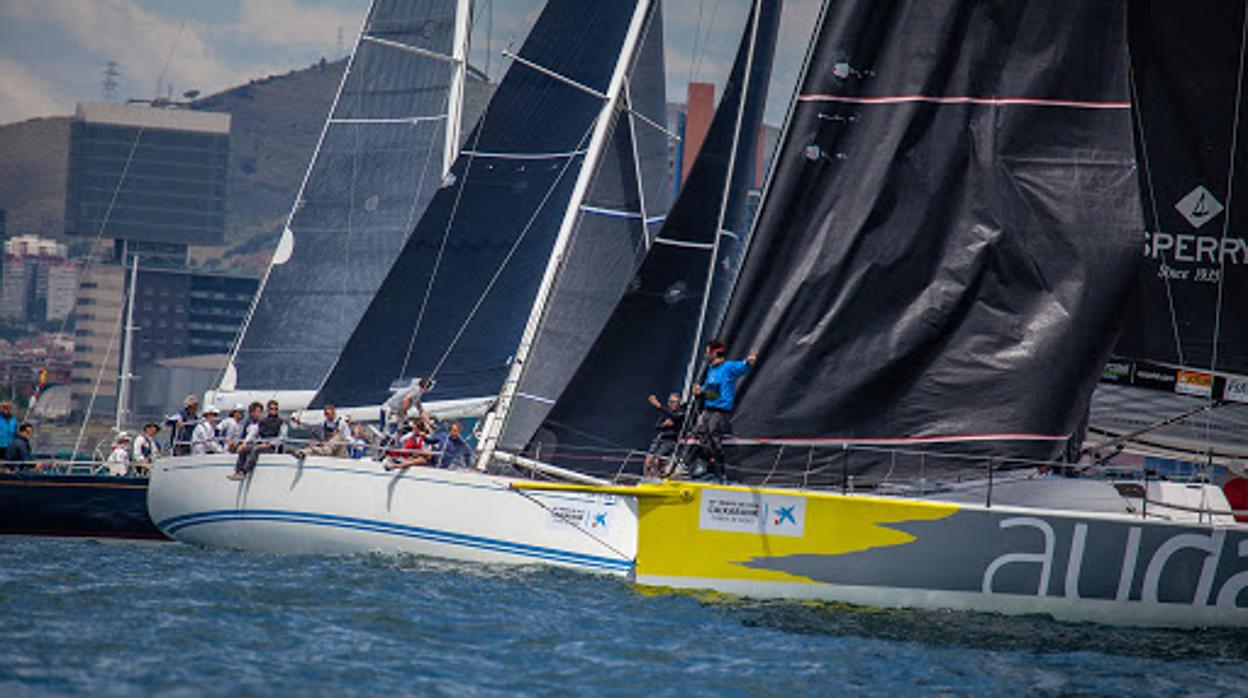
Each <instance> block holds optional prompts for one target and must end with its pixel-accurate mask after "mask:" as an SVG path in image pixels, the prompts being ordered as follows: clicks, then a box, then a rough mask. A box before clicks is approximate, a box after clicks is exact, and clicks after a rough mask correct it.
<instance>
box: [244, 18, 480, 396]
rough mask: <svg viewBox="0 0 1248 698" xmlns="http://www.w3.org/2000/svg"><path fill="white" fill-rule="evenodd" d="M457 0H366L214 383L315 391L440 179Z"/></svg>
mask: <svg viewBox="0 0 1248 698" xmlns="http://www.w3.org/2000/svg"><path fill="white" fill-rule="evenodd" d="M466 9H467V8H466V0H460V2H456V0H374V2H373V4H372V6H371V7H370V9H369V12H368V17H367V19H366V21H365V23H364V27H363V30H362V32H361V34H360V37H359V39H358V41H357V43H356V46H355V49H354V51H353V52H352V55H351V58H350V59H349V61H348V63H347V68H346V71H345V73H344V75H343V78H342V83H341V85H340V87H339V92H338V95H337V97H336V99H335V102H334V105H333V108H332V110H331V112H330V116H329V120H328V122H327V123H326V125H325V129H324V131H323V133H322V135H321V140H320V143H319V145H318V147H317V150H316V152H315V154H314V156H313V159H312V163H311V165H310V167H309V170H308V173H307V176H306V179H305V180H304V183H303V186H302V188H301V190H300V192H299V195H298V198H297V200H296V202H295V205H294V209H293V210H292V212H291V214H290V220H289V222H288V225H287V227H286V230H285V232H284V233H283V234H282V237H281V241H280V242H279V244H278V247H277V251H276V252H275V253H274V255H273V259H272V262H271V264H270V266H269V270H268V273H267V274H266V276H265V279H264V283H263V285H262V289H261V292H260V294H259V296H258V298H257V301H256V304H255V306H254V307H253V309H252V312H251V315H250V317H249V319H248V322H247V324H246V326H245V332H244V334H243V335H242V338H241V340H240V342H239V344H238V346H237V347H236V348H235V352H234V355H233V356H232V357H231V359H232V360H231V364H230V368H229V369H228V370H227V373H226V376H225V379H224V381H223V382H222V385H221V389H222V390H223V391H226V392H233V391H315V390H316V389H317V388H318V387H319V386H320V384H321V382H322V381H323V380H324V379H325V376H326V375H327V374H328V373H329V370H330V368H331V367H332V366H333V364H334V361H335V359H337V357H338V355H339V352H340V351H341V350H342V348H343V346H344V345H345V343H346V341H347V338H348V337H350V335H351V331H352V330H353V328H355V326H356V324H357V322H359V320H360V318H361V316H362V314H363V313H364V310H365V308H367V307H368V304H369V302H370V300H371V299H372V298H373V295H374V294H375V293H376V291H377V289H378V286H379V285H380V284H381V281H382V279H383V278H385V275H386V272H387V271H389V269H390V267H391V265H392V264H393V262H394V260H395V257H396V256H397V255H398V254H399V251H400V250H401V249H402V247H403V243H404V241H405V240H406V239H407V237H408V234H409V233H410V232H411V230H412V228H413V227H414V225H415V223H416V221H417V220H419V219H420V216H421V214H422V213H423V212H424V210H425V207H426V206H427V204H428V203H429V201H430V200H431V198H432V197H433V195H434V193H435V192H436V191H438V188H439V186H441V185H442V184H443V176H444V174H445V168H446V160H447V155H448V152H451V153H452V155H453V152H452V151H453V150H454V147H455V136H456V134H457V133H458V119H459V108H458V104H459V95H460V93H461V92H462V83H457V82H456V80H457V79H459V80H462V74H463V68H462V65H463V64H462V62H458V60H457V59H462V57H463V55H464V50H465V49H466V46H465V45H464V42H466V22H467V16H466ZM457 12H458V13H460V14H459V15H458V25H459V26H458V27H457ZM457 39H458V40H459V42H460V46H458V47H457V46H456V42H457ZM452 92H455V95H454V98H452ZM448 115H449V116H450V117H451V119H450V122H449V123H451V125H452V129H451V131H450V132H449V133H448V130H447V127H448ZM308 394H309V395H310V392H309V393H308Z"/></svg>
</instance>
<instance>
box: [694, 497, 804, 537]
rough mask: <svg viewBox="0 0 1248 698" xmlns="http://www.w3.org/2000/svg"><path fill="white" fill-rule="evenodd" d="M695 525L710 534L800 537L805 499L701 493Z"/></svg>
mask: <svg viewBox="0 0 1248 698" xmlns="http://www.w3.org/2000/svg"><path fill="white" fill-rule="evenodd" d="M698 524H699V526H700V527H701V528H703V529H706V530H712V531H735V532H738V533H765V534H769V535H776V536H798V537H800V536H802V535H803V534H804V533H805V532H806V500H805V499H804V498H802V497H792V496H788V495H782V494H764V493H762V492H754V491H748V490H704V491H703V492H702V509H701V512H700V515H699V517H698Z"/></svg>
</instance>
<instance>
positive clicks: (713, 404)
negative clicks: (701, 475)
mask: <svg viewBox="0 0 1248 698" xmlns="http://www.w3.org/2000/svg"><path fill="white" fill-rule="evenodd" d="M727 353H728V348H727V346H725V345H724V343H723V342H722V341H720V340H718V339H712V340H711V341H709V342H707V343H706V360H707V361H708V362H709V363H710V367H709V368H707V369H706V380H704V381H702V383H701V384H700V385H694V386H693V394H694V395H696V396H699V397H700V398H701V399H702V415H701V416H700V417H698V423H697V426H695V427H694V429H693V435H694V438H696V439H697V440H698V443H699V445H700V446H701V450H702V452H703V456H704V457H705V458H706V460H707V463H708V464H709V466H710V474H711V475H712V476H713V477H716V478H718V479H719V480H721V481H725V480H727V479H728V470H727V468H726V467H725V465H724V446H723V438H724V435H726V434H728V433H729V432H731V431H732V423H731V419H732V408H733V405H734V402H735V400H736V397H737V381H738V380H740V379H741V378H742V377H743V376H745V375H746V374H747V373H749V372H750V368H752V367H753V366H754V362H755V361H757V360H758V353H757V352H750V355H749V356H748V357H746V359H745V361H728V360H727V359H725V357H724V355H725V354H727Z"/></svg>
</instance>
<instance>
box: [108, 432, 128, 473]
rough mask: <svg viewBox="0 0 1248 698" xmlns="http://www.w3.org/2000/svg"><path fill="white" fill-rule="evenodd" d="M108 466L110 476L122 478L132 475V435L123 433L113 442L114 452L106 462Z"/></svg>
mask: <svg viewBox="0 0 1248 698" xmlns="http://www.w3.org/2000/svg"><path fill="white" fill-rule="evenodd" d="M104 464H105V465H106V466H108V474H109V475H114V476H116V477H122V476H124V475H127V474H129V473H130V435H129V434H127V433H126V432H124V431H123V432H121V433H120V434H118V435H117V440H116V441H114V442H113V450H112V451H111V452H110V453H109V454H108V458H107V459H106V460H105V461H104Z"/></svg>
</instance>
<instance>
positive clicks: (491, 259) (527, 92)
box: [317, 0, 650, 405]
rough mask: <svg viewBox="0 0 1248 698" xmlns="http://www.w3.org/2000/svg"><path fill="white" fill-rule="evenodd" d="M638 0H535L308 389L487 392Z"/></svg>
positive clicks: (521, 320)
mask: <svg viewBox="0 0 1248 698" xmlns="http://www.w3.org/2000/svg"><path fill="white" fill-rule="evenodd" d="M648 5H649V3H647V2H645V1H644V0H642V1H641V2H630V1H628V0H613V1H611V2H593V3H587V2H582V1H581V0H551V1H550V2H548V3H547V5H546V7H545V9H544V10H543V11H542V13H541V15H540V16H539V17H538V19H537V21H536V23H535V25H534V26H533V28H532V30H531V31H530V32H529V36H528V38H527V39H526V41H525V43H524V45H523V47H522V48H521V49H520V50H519V51H518V52H517V53H516V54H515V56H514V62H513V64H512V66H511V67H510V68H509V69H508V71H507V74H506V76H505V77H504V78H503V80H502V82H501V84H500V85H499V87H498V90H497V91H496V92H495V94H494V97H493V99H492V100H491V102H490V105H489V107H488V108H487V110H486V112H485V114H484V115H483V116H482V119H481V121H480V123H478V125H477V127H476V129H475V130H474V131H473V132H472V133H471V134H469V136H468V138H467V139H466V145H465V150H464V152H463V153H462V154H461V156H460V158H459V160H458V161H457V162H456V163H455V166H454V167H453V168H452V173H451V179H452V180H453V184H452V185H451V186H448V187H446V188H444V189H442V190H440V191H439V192H438V193H437V195H435V197H434V199H433V201H432V202H431V203H430V205H429V207H428V210H427V211H426V213H425V215H424V217H423V218H421V220H420V223H419V224H418V225H417V227H416V230H415V232H413V234H412V236H411V238H410V239H409V240H408V242H407V245H406V246H405V247H404V249H403V252H402V253H401V254H400V255H399V258H398V260H397V261H396V262H395V265H394V268H393V269H392V270H391V272H390V273H389V275H387V277H386V279H385V281H384V283H382V285H381V288H380V289H379V291H378V293H377V295H376V297H375V298H374V299H373V302H372V304H371V305H370V306H369V308H368V310H367V312H366V313H365V314H364V317H363V319H362V320H361V321H360V323H359V325H358V326H357V327H356V329H355V332H354V334H353V335H352V336H351V339H350V340H349V341H348V342H347V346H346V348H345V349H344V350H343V352H342V357H341V358H340V360H339V361H338V363H337V365H336V366H335V367H334V369H333V371H332V372H331V373H330V376H329V378H328V379H327V380H326V382H325V384H324V385H323V386H322V388H321V391H320V393H319V395H318V398H317V402H326V401H327V402H334V403H336V404H340V405H364V404H378V403H380V402H381V401H383V400H385V399H386V398H387V397H388V395H389V392H390V391H389V389H390V386H391V385H392V384H394V383H395V382H396V381H398V382H407V381H410V380H411V379H412V378H414V377H416V376H429V375H432V376H434V377H435V379H436V381H437V382H436V385H435V387H434V388H433V392H431V393H430V396H429V397H430V399H431V400H436V401H441V400H455V399H463V398H478V397H482V396H490V395H496V394H497V393H498V392H499V389H500V386H501V385H502V383H503V379H504V377H505V376H506V375H507V373H508V371H509V367H510V363H511V360H512V357H513V355H514V354H515V353H516V347H517V343H518V342H519V339H520V337H521V334H522V331H523V329H524V327H525V325H526V319H527V318H526V313H528V311H529V308H530V307H531V306H532V304H533V299H534V296H535V294H536V293H537V291H538V287H539V284H540V282H541V280H542V278H543V275H544V270H545V269H546V266H547V260H548V258H549V257H550V255H551V250H552V247H553V246H554V244H555V241H556V238H557V237H558V233H559V230H560V227H561V224H562V221H563V220H564V218H565V214H566V212H567V209H568V208H569V206H573V205H576V204H577V203H579V202H576V201H574V196H573V195H574V188H575V185H576V183H577V182H578V180H579V179H580V175H581V168H582V165H583V164H584V162H585V161H586V157H587V155H588V154H589V150H590V146H591V141H592V136H593V134H594V133H595V128H596V125H597V124H598V122H599V120H600V119H601V118H603V113H602V112H603V108H604V100H606V99H607V97H608V95H609V93H610V92H611V90H612V89H613V85H612V78H613V77H614V75H615V74H616V73H617V72H618V71H617V69H618V68H619V67H620V66H621V65H622V64H623V63H622V62H628V63H631V62H630V61H628V57H629V55H631V53H632V51H631V50H630V47H629V46H628V45H627V42H626V37H628V36H629V35H630V29H632V28H633V26H634V24H637V22H635V21H634V19H635V15H636V14H637V13H639V12H640V13H643V14H644V15H645V16H647V17H648V16H650V15H649V13H646V12H643V9H642V8H644V7H646V6H648ZM608 116H609V115H608Z"/></svg>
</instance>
